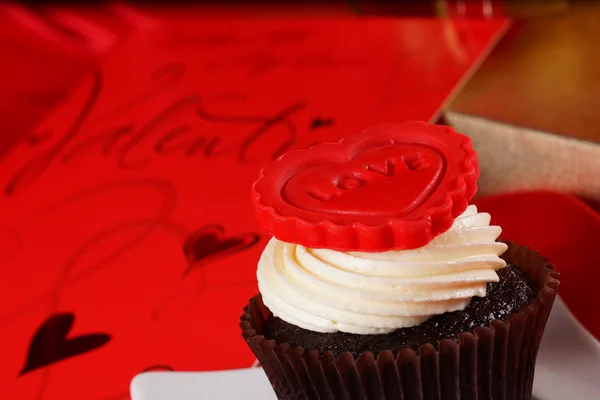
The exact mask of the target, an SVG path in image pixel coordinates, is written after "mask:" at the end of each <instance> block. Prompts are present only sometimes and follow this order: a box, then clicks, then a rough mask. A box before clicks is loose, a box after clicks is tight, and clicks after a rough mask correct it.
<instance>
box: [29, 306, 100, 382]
mask: <svg viewBox="0 0 600 400" xmlns="http://www.w3.org/2000/svg"><path fill="white" fill-rule="evenodd" d="M74 321H75V316H74V315H73V314H72V313H64V314H57V315H53V316H52V317H50V318H48V320H47V321H46V322H44V323H43V324H42V326H40V327H39V328H38V330H37V331H36V333H35V335H34V336H33V339H31V343H30V345H29V351H28V353H27V360H26V361H25V366H24V367H23V369H22V370H21V373H20V374H19V375H23V374H26V373H28V372H31V371H34V370H36V369H39V368H42V367H46V366H48V365H50V364H53V363H56V362H58V361H62V360H64V359H67V358H70V357H75V356H77V355H80V354H85V353H88V352H90V351H92V350H95V349H97V348H99V347H101V346H104V345H105V344H106V343H108V341H109V340H110V335H108V334H106V333H90V334H87V335H80V336H76V337H71V338H67V335H68V334H69V331H70V330H71V327H72V326H73V322H74Z"/></svg>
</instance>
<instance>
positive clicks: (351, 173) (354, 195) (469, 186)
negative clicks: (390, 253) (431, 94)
mask: <svg viewBox="0 0 600 400" xmlns="http://www.w3.org/2000/svg"><path fill="white" fill-rule="evenodd" d="M478 176H479V169H478V165H477V155H476V153H475V152H474V151H473V149H472V147H471V140H470V139H469V138H468V137H466V136H463V135H460V134H458V133H456V132H455V131H454V130H453V129H452V128H450V127H446V126H440V125H429V124H426V123H423V122H405V123H401V124H388V125H381V126H377V127H374V128H370V129H367V130H365V131H363V132H361V133H360V134H358V135H355V136H351V137H348V138H346V139H344V140H342V141H340V142H338V143H327V144H321V145H317V146H314V147H311V148H309V149H307V150H299V151H293V152H290V153H288V154H285V155H284V156H282V157H280V158H279V159H278V160H276V161H275V162H273V163H271V164H270V165H268V166H267V167H265V168H264V169H263V170H262V171H261V174H260V177H259V179H258V180H257V181H256V182H255V184H254V186H253V197H254V202H255V205H256V212H257V216H258V219H259V221H260V223H261V225H262V226H263V227H264V228H265V229H266V230H267V231H268V232H269V233H270V234H272V235H273V236H275V237H276V238H278V239H279V240H282V241H284V242H290V243H298V244H301V245H304V246H306V247H312V248H319V247H324V248H329V249H333V250H340V251H352V250H354V251H386V250H392V249H395V250H401V249H411V248H417V247H421V246H424V245H426V244H427V243H429V242H430V241H431V240H433V238H434V237H435V236H437V235H439V234H440V233H443V232H445V231H446V230H448V229H449V228H450V226H451V225H452V223H453V221H454V219H455V218H456V217H457V216H458V215H459V214H460V213H462V212H463V211H464V210H465V208H466V207H467V205H468V202H469V200H470V199H471V198H472V197H473V195H474V194H475V192H476V191H477V184H476V181H477V178H478Z"/></svg>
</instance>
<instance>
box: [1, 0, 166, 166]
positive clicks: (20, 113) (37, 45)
mask: <svg viewBox="0 0 600 400" xmlns="http://www.w3.org/2000/svg"><path fill="white" fill-rule="evenodd" d="M156 21H157V19H156V18H151V17H149V16H148V15H146V14H145V13H143V12H142V11H140V10H139V9H137V8H135V7H132V6H129V5H125V4H120V3H115V4H111V5H105V6H102V5H93V6H89V5H88V6H79V7H77V6H76V5H71V4H62V5H54V6H44V5H38V4H33V5H31V4H30V5H29V6H26V5H22V4H18V3H9V2H1V3H0V57H1V58H2V63H1V64H0V93H2V98H1V99H0V123H1V124H2V128H3V133H2V135H1V136H0V159H1V158H2V156H3V155H4V153H5V152H6V151H7V150H8V149H9V148H10V147H11V146H12V144H13V143H14V142H15V141H16V140H17V139H18V137H19V136H20V135H21V134H23V133H24V132H26V131H27V130H28V129H30V128H32V127H33V126H34V125H35V123H37V122H39V120H40V119H41V118H42V117H43V116H44V114H45V113H46V112H47V111H48V110H49V109H50V108H51V107H52V106H53V105H55V104H56V103H57V102H58V101H59V100H61V99H62V98H63V97H64V96H65V95H66V94H67V93H68V90H69V89H71V88H72V87H73V85H74V84H75V83H77V82H78V81H79V80H80V79H81V78H83V77H84V76H85V75H86V74H87V73H89V72H90V71H91V70H92V69H94V68H96V67H97V66H98V64H99V63H100V60H101V59H102V58H103V57H104V56H106V55H107V54H108V53H109V52H110V51H111V50H113V49H114V48H115V46H116V45H117V43H118V42H119V41H120V40H121V39H123V38H124V37H126V36H127V35H128V34H129V32H131V31H133V30H139V29H146V28H150V27H152V23H153V22H156Z"/></svg>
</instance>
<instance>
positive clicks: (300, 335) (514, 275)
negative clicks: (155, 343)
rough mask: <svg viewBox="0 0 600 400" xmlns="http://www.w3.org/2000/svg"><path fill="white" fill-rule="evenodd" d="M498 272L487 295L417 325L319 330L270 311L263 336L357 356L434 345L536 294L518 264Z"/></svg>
mask: <svg viewBox="0 0 600 400" xmlns="http://www.w3.org/2000/svg"><path fill="white" fill-rule="evenodd" d="M498 276H499V277H500V281H499V282H495V283H488V286H487V295H486V296H485V297H474V298H473V300H472V301H471V303H470V304H469V305H468V306H467V308H465V309H464V310H462V311H454V312H450V313H445V314H441V315H437V316H435V317H433V318H431V319H429V320H428V321H426V322H425V323H423V324H421V325H419V326H414V327H411V328H403V329H398V330H396V331H394V332H392V333H389V334H381V335H357V334H352V333H344V332H335V333H319V332H313V331H309V330H306V329H302V328H299V327H297V326H295V325H292V324H289V323H287V322H285V321H283V320H281V319H280V318H277V317H274V316H273V315H270V316H269V317H268V319H267V322H266V326H265V329H264V332H263V334H264V336H265V338H266V339H273V340H275V341H276V342H277V343H289V344H290V345H291V347H303V348H304V349H307V350H309V349H310V350H312V349H316V350H319V351H320V352H321V353H322V352H325V351H327V350H330V351H332V352H333V353H334V354H335V355H336V356H338V355H340V354H341V353H343V352H346V351H349V352H351V353H352V354H353V355H354V356H355V357H357V356H358V355H359V354H360V353H363V352H365V351H371V352H372V353H374V355H377V354H378V353H379V352H381V351H384V350H392V351H398V350H400V349H402V348H405V347H408V348H412V349H414V350H418V348H419V346H421V345H422V344H424V343H431V344H433V345H434V346H436V347H437V346H438V344H439V342H440V341H441V340H442V339H445V338H450V339H454V340H458V335H459V334H460V333H461V332H472V331H473V330H474V329H475V328H476V327H478V326H488V325H489V324H490V322H491V321H493V320H495V319H503V318H505V317H506V316H507V315H508V314H511V313H514V312H517V311H518V310H519V309H520V308H521V307H522V306H524V305H526V304H528V303H530V302H531V301H532V300H533V298H534V297H535V294H536V292H537V288H535V287H534V284H533V282H532V281H531V279H529V277H528V276H527V274H526V273H525V272H523V271H522V270H521V269H520V268H519V267H517V266H515V265H508V266H506V268H502V269H501V270H499V271H498Z"/></svg>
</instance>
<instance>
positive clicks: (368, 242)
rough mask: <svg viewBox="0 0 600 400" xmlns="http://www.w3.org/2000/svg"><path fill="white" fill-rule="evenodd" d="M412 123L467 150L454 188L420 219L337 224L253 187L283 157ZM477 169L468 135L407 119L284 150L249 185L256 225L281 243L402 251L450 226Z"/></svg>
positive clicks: (472, 189)
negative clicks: (297, 211)
mask: <svg viewBox="0 0 600 400" xmlns="http://www.w3.org/2000/svg"><path fill="white" fill-rule="evenodd" d="M415 124H416V125H419V126H420V128H423V127H427V129H438V130H439V131H440V132H443V133H444V134H452V135H456V136H457V137H460V139H461V141H462V143H461V148H462V149H463V150H464V151H465V153H466V156H465V159H464V160H463V162H462V164H461V167H462V170H461V171H460V173H459V174H458V178H457V180H456V182H455V187H454V188H453V189H451V190H448V191H447V192H446V194H445V195H444V197H443V198H442V199H441V200H440V204H438V205H436V206H433V207H431V208H429V209H428V210H427V211H426V212H425V215H424V216H423V217H422V218H420V219H418V220H401V219H389V220H387V221H385V222H382V223H381V224H372V225H367V224H364V223H360V222H355V223H352V224H349V225H341V224H338V223H335V222H332V221H330V220H328V219H326V218H323V220H321V221H319V222H312V221H308V220H306V219H304V218H301V217H298V216H295V215H282V214H279V213H278V212H277V211H276V210H275V208H274V207H273V206H272V205H268V204H264V203H263V202H262V193H261V192H260V191H258V190H257V186H258V184H259V183H260V182H261V180H263V179H264V178H265V172H266V171H267V170H269V169H271V168H274V167H276V166H277V164H278V163H280V162H282V160H283V161H284V160H286V159H287V158H289V157H293V156H294V155H296V154H298V153H303V152H306V151H308V150H311V149H314V148H326V147H336V148H337V146H340V145H345V144H347V143H349V144H351V143H352V141H353V140H354V139H355V138H356V137H358V136H359V135H361V134H364V133H365V132H366V131H372V130H376V129H379V128H383V127H392V126H393V127H396V128H399V129H406V128H409V129H410V126H411V125H415ZM479 173H480V172H479V165H478V158H477V153H476V152H475V150H474V149H473V146H472V143H471V139H470V138H469V137H468V136H465V135H463V134H460V133H458V132H456V131H455V130H454V129H453V128H452V127H449V126H444V125H435V124H428V123H425V122H422V121H406V122H402V123H395V124H381V125H376V126H373V127H370V128H367V129H365V130H363V131H362V132H361V133H359V134H356V135H351V136H348V137H346V138H344V139H342V140H340V141H338V142H330V143H322V144H318V145H315V146H312V147H309V148H307V149H299V150H293V151H291V152H288V153H286V154H283V155H282V156H280V157H279V158H277V159H276V160H275V161H273V162H271V163H270V164H268V165H266V166H265V167H264V168H262V169H261V170H260V172H259V177H258V179H257V180H256V181H255V182H254V183H253V185H252V199H253V202H254V205H255V214H256V217H257V219H258V221H259V224H260V225H261V227H262V228H263V229H265V230H266V232H267V233H268V234H270V235H272V236H274V237H275V238H277V239H278V240H280V241H283V242H287V243H294V244H299V245H302V246H305V247H308V248H327V249H331V250H337V251H362V252H382V251H389V250H407V249H415V248H419V247H422V246H425V245H427V244H428V243H429V242H431V241H432V240H433V239H434V238H435V237H436V236H438V235H440V234H442V233H444V232H446V231H447V230H448V229H450V227H451V226H452V224H453V223H454V220H455V219H456V217H458V216H459V215H460V214H461V213H463V212H464V211H465V209H466V208H467V206H468V203H469V201H470V200H471V199H472V198H473V196H474V195H475V193H476V192H477V179H478V178H479Z"/></svg>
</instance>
